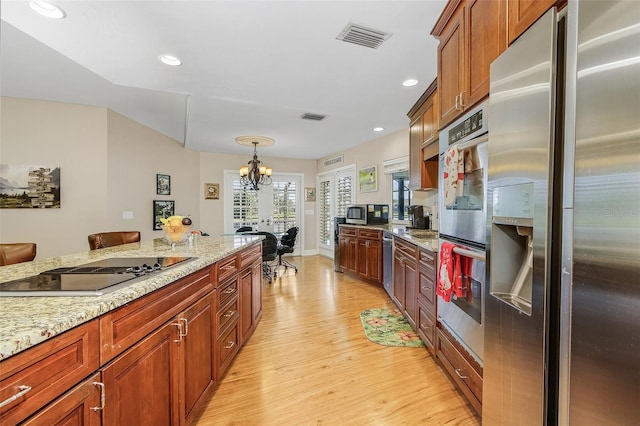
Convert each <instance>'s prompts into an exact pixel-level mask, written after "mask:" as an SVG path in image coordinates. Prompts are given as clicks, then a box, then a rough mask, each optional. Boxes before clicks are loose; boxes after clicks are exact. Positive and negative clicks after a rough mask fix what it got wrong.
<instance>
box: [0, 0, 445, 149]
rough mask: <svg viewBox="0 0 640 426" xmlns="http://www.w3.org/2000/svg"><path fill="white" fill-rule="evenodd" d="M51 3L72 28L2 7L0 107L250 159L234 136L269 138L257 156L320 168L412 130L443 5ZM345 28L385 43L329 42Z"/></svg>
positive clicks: (8, 2)
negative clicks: (102, 121)
mask: <svg viewBox="0 0 640 426" xmlns="http://www.w3.org/2000/svg"><path fill="white" fill-rule="evenodd" d="M54 3H55V4H56V5H58V6H60V7H61V8H62V9H64V10H65V12H66V14H67V17H66V19H63V20H52V19H47V18H43V17H41V16H39V15H37V14H36V13H35V12H33V11H32V10H31V9H30V8H29V6H28V0H3V1H2V4H1V18H2V28H1V31H2V33H1V39H0V43H1V44H0V66H1V74H0V77H1V81H0V82H1V92H0V93H1V94H2V95H3V96H12V97H24V98H34V99H45V100H55V101H63V102H72V103H81V104H87V105H100V106H106V107H109V108H111V109H113V110H115V111H118V112H120V113H122V114H124V115H126V116H129V117H131V118H133V119H135V120H137V121H139V122H141V123H143V124H145V125H147V126H149V127H151V128H154V129H156V130H158V131H159V132H162V133H164V134H166V135H168V136H170V137H172V138H174V139H176V140H178V141H180V142H182V143H184V144H185V146H186V147H187V148H190V149H194V150H198V151H209V152H219V153H247V154H249V153H250V151H251V148H249V147H246V146H240V145H237V144H235V142H234V139H235V137H236V136H241V135H263V136H268V137H271V138H274V139H275V140H276V143H275V145H274V146H273V147H269V148H259V153H260V154H262V155H264V156H270V157H285V158H301V159H319V158H323V157H326V156H328V155H330V154H333V153H337V152H339V151H341V150H343V149H345V148H348V147H352V146H355V145H358V144H361V143H364V142H367V141H369V140H372V139H375V138H377V137H379V136H381V135H384V134H389V133H392V132H395V131H397V130H400V129H405V128H407V127H408V118H407V116H406V113H407V111H408V110H409V109H410V108H411V106H412V105H413V104H414V103H415V102H416V101H417V100H418V98H419V97H420V95H421V94H422V92H424V90H425V89H426V88H427V87H428V86H429V84H430V83H431V82H432V81H433V79H434V78H435V76H436V68H437V66H436V47H437V41H436V40H435V39H434V38H433V37H431V36H430V35H429V32H430V30H431V28H432V27H433V25H434V23H435V21H436V19H437V18H438V16H439V14H440V13H441V11H442V9H443V8H444V5H445V0H429V1H424V0H423V1H356V0H352V1H331V0H324V1H294V0H290V1H271V0H262V1H243V0H235V1H219V0H200V1H188V0H172V1H156V0H138V1H113V0H109V1H92V0H87V1H78V0H75V1H54ZM350 22H353V23H356V24H359V25H363V26H365V27H369V28H373V29H377V30H381V31H384V32H388V33H392V36H391V37H390V38H389V39H388V40H387V41H386V42H385V43H384V44H383V45H382V46H380V47H379V48H378V49H370V48H367V47H362V46H358V45H355V44H350V43H346V42H343V41H339V40H337V39H336V37H337V35H338V34H339V33H340V32H341V31H342V30H343V29H344V27H345V26H346V25H347V24H348V23H350ZM165 53H166V54H172V55H175V56H178V57H180V58H181V59H182V61H183V65H182V66H180V67H168V66H166V65H164V64H162V63H160V62H159V61H158V60H157V57H158V55H160V54H165ZM407 78H416V79H418V80H419V81H420V83H419V85H418V86H416V87H413V88H406V87H403V86H402V85H401V83H402V81H404V80H405V79H407ZM303 113H314V114H324V115H327V118H326V119H325V120H323V121H320V122H316V121H308V120H302V119H300V118H299V117H300V115H301V114H303ZM376 126H381V127H384V129H385V130H384V131H383V132H382V133H374V132H373V131H372V129H373V128H374V127H376ZM407 143H408V141H407Z"/></svg>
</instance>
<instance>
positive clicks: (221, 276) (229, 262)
mask: <svg viewBox="0 0 640 426" xmlns="http://www.w3.org/2000/svg"><path fill="white" fill-rule="evenodd" d="M236 272H238V255H236V254H234V255H233V256H229V257H225V258H224V259H222V260H221V261H219V262H218V263H216V273H217V276H218V283H221V282H223V281H224V280H225V279H226V278H227V277H229V276H231V275H233V274H235V273H236Z"/></svg>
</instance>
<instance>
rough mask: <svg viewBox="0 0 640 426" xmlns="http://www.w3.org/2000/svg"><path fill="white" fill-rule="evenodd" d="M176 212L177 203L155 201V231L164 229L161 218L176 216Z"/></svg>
mask: <svg viewBox="0 0 640 426" xmlns="http://www.w3.org/2000/svg"><path fill="white" fill-rule="evenodd" d="M175 212H176V202H175V201H169V200H153V230H154V231H159V230H161V229H162V222H160V218H163V217H164V218H167V217H169V216H174V215H175Z"/></svg>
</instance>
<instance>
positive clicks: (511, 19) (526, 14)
mask: <svg viewBox="0 0 640 426" xmlns="http://www.w3.org/2000/svg"><path fill="white" fill-rule="evenodd" d="M556 3H558V1H557V0H535V1H532V0H508V10H509V12H508V13H509V16H508V27H509V28H508V32H509V44H511V43H513V42H514V41H515V40H516V39H517V38H518V37H519V36H520V34H522V33H523V32H525V31H526V30H527V28H529V26H531V24H533V23H534V22H536V21H537V20H538V18H539V17H541V16H542V15H544V13H545V12H546V11H547V10H549V9H550V8H551V7H552V6H553V5H554V4H556Z"/></svg>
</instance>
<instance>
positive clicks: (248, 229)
mask: <svg viewBox="0 0 640 426" xmlns="http://www.w3.org/2000/svg"><path fill="white" fill-rule="evenodd" d="M251 231H253V226H241V227H240V228H238V229H236V232H251Z"/></svg>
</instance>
